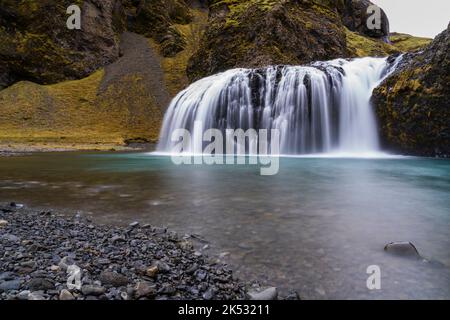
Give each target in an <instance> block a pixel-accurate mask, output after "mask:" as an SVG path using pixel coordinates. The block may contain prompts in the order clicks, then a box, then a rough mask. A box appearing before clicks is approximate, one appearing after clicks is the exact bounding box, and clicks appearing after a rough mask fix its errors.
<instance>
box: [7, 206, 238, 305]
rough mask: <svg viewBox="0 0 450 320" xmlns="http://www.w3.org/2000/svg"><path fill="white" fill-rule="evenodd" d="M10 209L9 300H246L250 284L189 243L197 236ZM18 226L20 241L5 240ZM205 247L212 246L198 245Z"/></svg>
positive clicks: (8, 214) (17, 232)
mask: <svg viewBox="0 0 450 320" xmlns="http://www.w3.org/2000/svg"><path fill="white" fill-rule="evenodd" d="M5 208H6V209H7V208H11V207H9V206H8V205H7V206H6V207H1V205H0V220H7V221H8V225H7V226H6V227H5V228H3V229H1V230H0V231H3V230H8V231H7V232H4V233H3V234H2V233H1V232H0V248H5V252H6V255H2V254H1V253H0V257H1V259H0V285H1V286H2V287H3V289H5V290H6V291H3V292H1V293H0V296H1V298H2V299H3V298H5V299H19V300H28V299H31V300H44V299H45V300H73V299H76V300H89V299H97V300H103V299H127V300H128V299H183V300H190V299H218V300H221V299H244V298H245V297H246V292H245V284H244V283H241V282H240V281H239V280H237V279H236V278H233V277H232V272H231V271H230V270H229V269H228V268H226V267H225V266H224V265H223V264H222V263H220V262H213V261H212V260H209V258H208V257H207V255H206V254H205V253H203V252H202V255H198V254H197V255H196V254H195V250H196V249H195V248H194V245H193V244H192V243H188V242H187V239H191V237H190V236H187V237H185V238H181V237H179V236H177V235H176V234H175V233H174V232H171V231H167V229H165V228H161V229H158V228H153V227H151V228H150V227H149V228H146V229H144V228H141V227H139V226H136V227H135V228H133V229H130V227H129V226H127V227H113V226H102V225H96V224H94V223H92V222H90V221H88V220H87V219H85V218H83V217H81V216H80V217H77V218H76V219H72V218H70V219H67V218H64V217H62V216H59V215H58V214H57V213H55V214H52V215H50V216H48V215H40V211H33V210H31V209H28V208H24V209H22V210H20V211H19V210H13V209H12V208H11V212H9V211H8V212H5V210H3V209H5ZM10 226H19V227H18V228H15V229H14V234H13V235H12V237H11V236H6V237H5V234H8V232H11V231H9V228H10ZM21 226H23V227H21ZM14 237H17V238H14ZM114 237H116V238H115V239H114ZM18 239H19V240H20V239H23V241H16V240H18ZM112 239H114V241H112ZM10 240H13V241H10ZM182 241H186V242H185V243H183V244H182V243H181V242H182ZM199 245H201V246H204V244H203V243H201V244H198V243H195V247H198V246H199ZM197 250H199V249H198V248H197ZM73 266H79V269H80V276H79V280H80V281H75V282H74V284H76V286H74V289H72V287H70V286H69V285H70V284H72V283H68V278H69V276H71V275H72V273H71V272H70V268H71V267H73ZM149 268H150V272H149V273H147V270H148V269H149ZM67 271H69V272H67ZM77 279H78V278H77ZM75 289H76V290H75Z"/></svg>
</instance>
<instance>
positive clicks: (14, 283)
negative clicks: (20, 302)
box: [0, 279, 20, 292]
mask: <svg viewBox="0 0 450 320" xmlns="http://www.w3.org/2000/svg"><path fill="white" fill-rule="evenodd" d="M19 288H20V279H15V280H9V281H5V282H2V283H0V292H6V291H12V290H19Z"/></svg>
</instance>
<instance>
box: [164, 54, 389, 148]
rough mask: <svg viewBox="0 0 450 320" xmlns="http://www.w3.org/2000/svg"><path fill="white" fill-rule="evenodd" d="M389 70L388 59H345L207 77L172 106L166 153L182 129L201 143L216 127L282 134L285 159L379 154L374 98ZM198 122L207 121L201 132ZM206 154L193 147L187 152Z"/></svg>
mask: <svg viewBox="0 0 450 320" xmlns="http://www.w3.org/2000/svg"><path fill="white" fill-rule="evenodd" d="M389 69H390V64H389V62H388V59H387V58H361V59H354V60H351V61H347V60H344V59H337V60H332V61H328V62H316V63H314V64H311V65H310V66H271V67H267V68H264V69H232V70H228V71H226V72H223V73H220V74H216V75H213V76H210V77H207V78H204V79H201V80H199V81H197V82H195V83H193V84H192V85H190V86H189V87H188V88H187V89H185V90H183V91H181V92H180V93H179V94H178V95H177V96H176V97H175V98H174V99H173V101H172V102H171V104H170V106H169V108H168V110H167V112H166V114H165V117H164V122H163V127H162V130H161V135H160V142H159V145H158V151H161V152H170V151H171V150H172V148H173V146H174V145H175V144H176V142H172V141H171V134H172V132H173V131H174V130H175V129H187V130H189V132H191V133H192V135H193V137H194V139H193V140H196V139H195V137H196V136H198V135H201V136H203V132H204V131H206V130H207V129H211V128H215V129H219V130H221V131H222V132H225V130H226V129H243V130H244V131H246V130H248V129H256V130H259V129H267V130H271V129H279V132H280V153H281V154H312V153H329V152H342V153H367V152H376V151H378V149H379V143H378V135H377V126H376V120H375V115H374V112H373V110H372V107H371V104H370V98H371V95H372V91H373V89H374V88H375V87H376V86H377V85H378V84H379V82H381V80H382V78H383V76H386V74H387V73H388V72H389ZM195 121H201V124H202V126H201V128H199V127H198V126H194V122H195ZM200 140H202V139H200ZM202 150H203V149H202V146H201V145H200V146H199V145H192V146H190V150H185V151H187V152H193V153H202Z"/></svg>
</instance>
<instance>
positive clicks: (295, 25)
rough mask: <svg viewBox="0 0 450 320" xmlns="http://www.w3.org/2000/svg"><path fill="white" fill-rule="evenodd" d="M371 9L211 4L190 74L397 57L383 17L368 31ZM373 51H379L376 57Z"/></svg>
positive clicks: (286, 1) (315, 1)
mask: <svg viewBox="0 0 450 320" xmlns="http://www.w3.org/2000/svg"><path fill="white" fill-rule="evenodd" d="M371 4H372V3H371V2H370V1H366V0H359V1H349V0H348V1H347V0H340V1H331V0H328V1H327V0H283V1H276V0H243V1H234V0H211V1H210V2H209V10H210V13H209V24H208V28H207V30H206V33H205V35H204V37H203V39H202V42H201V46H200V48H199V50H198V51H197V52H196V54H194V56H193V57H192V58H191V60H190V62H189V67H188V74H189V76H190V78H191V79H198V78H201V77H204V76H206V75H210V74H213V73H216V72H219V71H223V70H226V69H229V68H234V67H261V66H266V65H274V64H305V63H309V62H311V61H315V60H329V59H334V58H338V57H352V56H360V55H366V54H367V53H368V54H370V53H374V54H377V53H378V54H379V55H386V54H388V53H393V52H396V49H395V48H394V47H391V46H389V45H388V44H385V43H384V40H386V39H387V38H388V35H389V22H388V19H387V17H386V15H385V14H384V13H383V14H382V24H381V28H380V29H379V30H376V31H372V30H369V29H368V28H367V24H366V19H367V8H368V6H369V5H371ZM369 46H373V47H374V48H379V50H378V52H372V51H371V49H370V48H368V47H369ZM358 50H359V51H358Z"/></svg>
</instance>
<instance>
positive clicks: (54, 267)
mask: <svg viewBox="0 0 450 320" xmlns="http://www.w3.org/2000/svg"><path fill="white" fill-rule="evenodd" d="M60 270H61V267H60V266H55V265H53V266H51V267H50V271H53V272H58V271H60Z"/></svg>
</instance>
